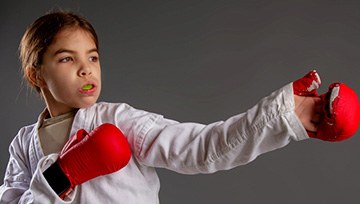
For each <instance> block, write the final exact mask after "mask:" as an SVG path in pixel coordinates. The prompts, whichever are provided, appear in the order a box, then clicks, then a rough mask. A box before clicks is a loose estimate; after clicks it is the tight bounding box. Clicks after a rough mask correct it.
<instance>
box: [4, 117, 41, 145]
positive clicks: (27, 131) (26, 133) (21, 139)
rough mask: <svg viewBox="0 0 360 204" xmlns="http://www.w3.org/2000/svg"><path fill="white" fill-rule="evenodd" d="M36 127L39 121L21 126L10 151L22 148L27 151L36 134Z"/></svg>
mask: <svg viewBox="0 0 360 204" xmlns="http://www.w3.org/2000/svg"><path fill="white" fill-rule="evenodd" d="M36 127H37V123H34V124H31V125H27V126H24V127H22V128H20V130H19V131H18V133H17V135H16V136H15V137H14V139H13V140H12V142H11V144H10V147H9V151H10V152H12V151H16V152H18V151H19V150H20V149H21V150H25V151H26V149H28V148H29V145H30V143H31V140H32V139H33V136H34V135H35V131H36Z"/></svg>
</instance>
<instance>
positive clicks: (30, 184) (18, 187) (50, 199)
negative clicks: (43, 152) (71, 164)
mask: <svg viewBox="0 0 360 204" xmlns="http://www.w3.org/2000/svg"><path fill="white" fill-rule="evenodd" d="M17 138H18V137H15V139H14V141H13V142H12V143H11V145H10V148H9V150H10V159H9V163H8V166H7V169H6V173H5V177H4V183H3V184H2V185H1V187H0V204H5V203H6V204H15V203H19V204H30V203H41V204H47V203H48V204H66V203H71V199H73V196H72V195H73V194H75V193H76V191H74V193H72V194H71V196H70V197H68V200H66V201H64V200H62V199H61V198H60V197H59V196H58V195H57V194H56V193H55V192H54V191H53V190H52V188H51V187H50V186H49V184H48V183H47V181H46V179H45V177H44V176H43V171H44V170H45V169H47V167H48V166H50V165H51V164H52V163H54V162H55V161H56V159H57V157H58V155H56V154H53V155H49V156H46V157H43V158H42V159H41V160H40V161H39V163H38V166H37V169H36V171H35V173H34V174H33V175H32V174H31V172H30V171H29V169H28V168H27V166H29V164H28V163H29V162H31V161H28V159H27V157H26V156H25V155H23V154H21V153H22V152H21V151H19V150H20V149H21V147H20V142H19V141H18V140H17ZM75 189H76V188H75Z"/></svg>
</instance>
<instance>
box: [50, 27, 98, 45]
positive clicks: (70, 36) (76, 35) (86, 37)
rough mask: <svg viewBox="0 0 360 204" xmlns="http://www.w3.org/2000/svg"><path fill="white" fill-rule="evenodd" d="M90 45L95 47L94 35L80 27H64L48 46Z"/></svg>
mask: <svg viewBox="0 0 360 204" xmlns="http://www.w3.org/2000/svg"><path fill="white" fill-rule="evenodd" d="M79 45H82V46H90V47H92V48H94V47H95V48H97V47H96V43H95V38H94V36H93V35H92V34H91V33H90V32H88V31H86V30H84V29H81V28H65V29H62V30H60V31H59V32H58V33H57V34H56V35H55V37H54V39H53V41H52V42H51V44H50V46H49V48H51V47H52V48H58V47H64V46H65V47H74V48H76V47H79Z"/></svg>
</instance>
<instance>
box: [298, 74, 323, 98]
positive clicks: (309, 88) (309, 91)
mask: <svg viewBox="0 0 360 204" xmlns="http://www.w3.org/2000/svg"><path fill="white" fill-rule="evenodd" d="M320 85H321V80H320V77H319V75H318V73H317V72H316V70H312V71H310V72H309V73H308V74H306V75H305V76H304V77H303V78H301V79H298V80H296V81H295V82H294V83H293V89H294V94H296V95H298V96H318V94H317V93H316V90H317V89H318V88H319V87H320Z"/></svg>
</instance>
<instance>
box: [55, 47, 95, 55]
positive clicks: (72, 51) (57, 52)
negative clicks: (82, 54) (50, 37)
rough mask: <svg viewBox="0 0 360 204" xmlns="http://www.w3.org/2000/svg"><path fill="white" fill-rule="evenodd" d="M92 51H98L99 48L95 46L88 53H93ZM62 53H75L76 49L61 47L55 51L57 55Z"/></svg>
mask: <svg viewBox="0 0 360 204" xmlns="http://www.w3.org/2000/svg"><path fill="white" fill-rule="evenodd" d="M92 52H98V49H96V48H93V49H91V50H88V51H87V53H92ZM61 53H71V54H74V53H76V51H74V50H68V49H63V48H60V49H58V50H57V51H56V52H55V53H54V56H56V55H58V54H61Z"/></svg>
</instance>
